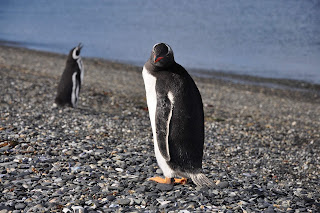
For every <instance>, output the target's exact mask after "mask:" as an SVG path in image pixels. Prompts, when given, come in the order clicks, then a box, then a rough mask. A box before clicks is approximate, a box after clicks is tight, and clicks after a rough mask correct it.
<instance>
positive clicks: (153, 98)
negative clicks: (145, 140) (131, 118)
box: [142, 67, 157, 136]
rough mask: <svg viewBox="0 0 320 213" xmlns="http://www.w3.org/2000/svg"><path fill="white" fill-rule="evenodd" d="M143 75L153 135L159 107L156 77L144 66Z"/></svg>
mask: <svg viewBox="0 0 320 213" xmlns="http://www.w3.org/2000/svg"><path fill="white" fill-rule="evenodd" d="M142 77H143V81H144V86H145V89H146V96H147V104H148V110H149V116H150V121H151V127H152V132H153V135H154V136H155V131H156V129H155V116H156V108H157V93H156V81H157V80H156V78H155V77H154V76H153V75H151V74H150V73H149V72H148V71H147V70H146V69H145V67H143V71H142Z"/></svg>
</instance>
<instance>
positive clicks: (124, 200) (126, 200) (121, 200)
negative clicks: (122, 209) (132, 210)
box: [118, 198, 131, 205]
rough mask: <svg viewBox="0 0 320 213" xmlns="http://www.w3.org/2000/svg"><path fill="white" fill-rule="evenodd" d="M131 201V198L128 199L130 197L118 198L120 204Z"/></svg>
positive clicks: (126, 203)
mask: <svg viewBox="0 0 320 213" xmlns="http://www.w3.org/2000/svg"><path fill="white" fill-rule="evenodd" d="M130 202H131V200H130V199H128V198H124V199H119V200H118V203H119V204H120V205H128V204H129V203H130Z"/></svg>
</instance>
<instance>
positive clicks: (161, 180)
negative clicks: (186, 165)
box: [149, 177, 171, 184]
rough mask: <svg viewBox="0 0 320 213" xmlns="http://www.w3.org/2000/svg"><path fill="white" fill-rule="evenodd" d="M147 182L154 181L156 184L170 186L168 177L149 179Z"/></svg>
mask: <svg viewBox="0 0 320 213" xmlns="http://www.w3.org/2000/svg"><path fill="white" fill-rule="evenodd" d="M149 180H151V181H155V182H157V183H164V184H171V178H168V177H165V178H161V177H152V178H149Z"/></svg>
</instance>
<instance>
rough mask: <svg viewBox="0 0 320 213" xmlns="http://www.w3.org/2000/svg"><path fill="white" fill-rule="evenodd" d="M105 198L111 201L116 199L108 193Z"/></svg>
mask: <svg viewBox="0 0 320 213" xmlns="http://www.w3.org/2000/svg"><path fill="white" fill-rule="evenodd" d="M107 199H108V201H113V200H114V199H116V197H115V196H113V195H108V196H107Z"/></svg>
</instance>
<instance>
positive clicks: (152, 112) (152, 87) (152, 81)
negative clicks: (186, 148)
mask: <svg viewBox="0 0 320 213" xmlns="http://www.w3.org/2000/svg"><path fill="white" fill-rule="evenodd" d="M142 76H143V80H144V85H145V89H146V96H147V104H148V109H149V116H150V121H151V127H152V133H153V142H154V151H155V154H156V158H157V162H158V165H159V167H160V168H161V170H162V171H163V174H164V176H166V177H169V178H171V177H174V171H173V170H172V169H171V168H170V167H169V165H168V164H167V161H166V160H165V159H164V158H163V156H162V155H161V153H160V150H159V146H158V142H157V133H156V122H155V121H156V109H157V93H156V81H157V80H156V78H155V77H154V76H153V75H151V74H150V73H149V71H148V70H147V69H146V68H145V67H143V70H142Z"/></svg>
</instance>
